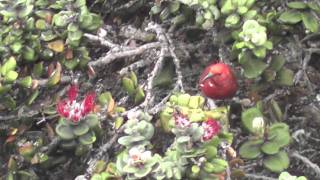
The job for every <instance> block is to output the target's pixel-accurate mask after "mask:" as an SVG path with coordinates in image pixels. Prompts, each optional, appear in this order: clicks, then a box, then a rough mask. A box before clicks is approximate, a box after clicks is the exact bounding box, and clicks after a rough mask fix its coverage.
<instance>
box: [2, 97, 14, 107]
mask: <svg viewBox="0 0 320 180" xmlns="http://www.w3.org/2000/svg"><path fill="white" fill-rule="evenodd" d="M1 103H2V104H3V105H4V106H5V107H6V108H8V109H10V110H13V109H15V108H16V101H15V100H14V99H13V98H12V97H11V96H5V97H3V98H1Z"/></svg>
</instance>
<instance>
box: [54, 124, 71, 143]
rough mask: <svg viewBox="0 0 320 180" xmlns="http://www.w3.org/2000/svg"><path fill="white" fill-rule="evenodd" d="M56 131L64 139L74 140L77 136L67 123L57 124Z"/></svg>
mask: <svg viewBox="0 0 320 180" xmlns="http://www.w3.org/2000/svg"><path fill="white" fill-rule="evenodd" d="M56 133H57V134H58V135H59V137H60V138H61V139H63V140H72V139H74V138H75V136H74V134H73V131H72V129H71V128H70V126H67V125H63V124H58V125H57V126H56Z"/></svg>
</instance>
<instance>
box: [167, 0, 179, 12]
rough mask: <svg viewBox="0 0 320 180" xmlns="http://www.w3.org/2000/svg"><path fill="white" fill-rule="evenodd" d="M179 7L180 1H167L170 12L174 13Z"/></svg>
mask: <svg viewBox="0 0 320 180" xmlns="http://www.w3.org/2000/svg"><path fill="white" fill-rule="evenodd" d="M179 8H180V2H179V1H172V2H169V10H170V13H175V12H177V11H178V10H179Z"/></svg>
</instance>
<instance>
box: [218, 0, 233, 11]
mask: <svg viewBox="0 0 320 180" xmlns="http://www.w3.org/2000/svg"><path fill="white" fill-rule="evenodd" d="M224 2H225V3H224V4H223V5H222V8H221V13H222V14H230V13H232V11H234V10H235V8H236V7H235V6H233V4H232V0H226V1H224Z"/></svg>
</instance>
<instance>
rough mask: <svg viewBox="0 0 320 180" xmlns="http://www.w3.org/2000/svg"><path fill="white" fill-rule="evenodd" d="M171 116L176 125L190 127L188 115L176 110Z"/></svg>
mask: <svg viewBox="0 0 320 180" xmlns="http://www.w3.org/2000/svg"><path fill="white" fill-rule="evenodd" d="M173 118H174V121H175V124H176V126H178V127H181V128H186V127H190V125H191V122H190V121H189V119H188V117H187V116H186V115H184V114H182V113H181V112H179V111H176V112H175V113H174V114H173Z"/></svg>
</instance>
